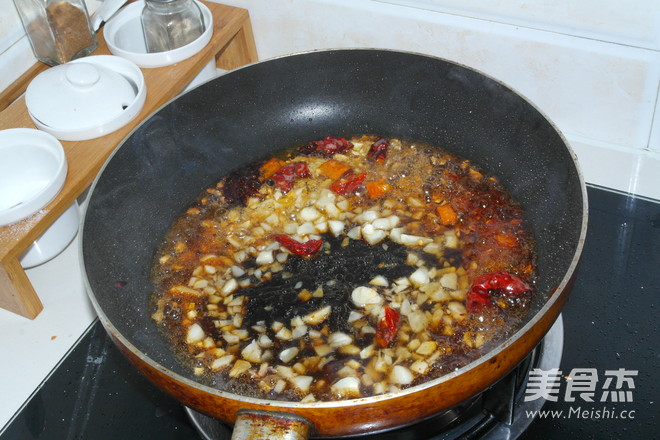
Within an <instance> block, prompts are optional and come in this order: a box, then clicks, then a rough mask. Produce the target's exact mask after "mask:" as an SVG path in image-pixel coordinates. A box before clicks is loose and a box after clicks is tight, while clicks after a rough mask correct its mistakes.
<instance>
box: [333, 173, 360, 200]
mask: <svg viewBox="0 0 660 440" xmlns="http://www.w3.org/2000/svg"><path fill="white" fill-rule="evenodd" d="M366 177H367V173H360V174H355V173H351V172H347V173H345V174H344V175H343V176H341V177H340V178H339V179H337V180H335V181H334V182H332V184H331V185H330V190H331V191H333V192H335V193H337V194H339V195H342V196H347V195H350V194H353V193H355V192H356V191H357V190H358V189H360V187H361V186H362V183H363V182H364V179H366Z"/></svg>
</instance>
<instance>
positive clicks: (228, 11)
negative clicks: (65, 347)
mask: <svg viewBox="0 0 660 440" xmlns="http://www.w3.org/2000/svg"><path fill="white" fill-rule="evenodd" d="M203 3H204V4H205V5H206V6H207V7H208V8H209V9H210V10H211V13H212V14H213V36H212V38H211V41H210V42H209V43H208V44H207V45H206V47H204V49H202V50H201V51H200V52H199V53H197V54H196V55H195V56H193V57H191V58H188V59H186V60H184V61H181V62H179V63H177V64H174V65H171V66H166V67H160V68H152V69H142V73H143V75H144V79H145V83H146V88H147V98H146V102H145V104H144V108H143V109H142V111H141V112H140V114H139V115H138V117H137V118H135V119H134V120H133V121H132V122H131V123H130V124H128V125H126V126H124V127H122V128H121V129H119V130H117V131H115V132H113V133H110V134H108V135H105V136H102V137H100V138H97V139H91V140H86V141H77V142H67V141H62V146H63V147H64V152H65V154H66V158H67V161H68V175H67V179H66V182H65V184H64V187H63V188H62V191H61V192H60V193H59V194H58V195H57V197H56V198H55V200H53V201H52V202H51V203H50V204H49V205H48V206H46V207H45V208H44V209H42V210H40V211H39V212H38V213H36V214H34V215H33V216H31V217H29V218H27V219H25V220H23V221H20V222H18V223H15V224H13V225H10V226H4V227H0V307H1V308H3V309H6V310H9V311H11V312H14V313H17V314H19V315H21V316H25V317H27V318H30V319H34V318H35V317H36V316H37V315H38V314H39V312H41V310H43V305H42V303H41V301H40V300H39V297H38V296H37V293H36V292H35V290H34V288H33V287H32V284H31V283H30V280H29V279H28V277H27V275H26V274H25V271H24V270H23V268H22V267H21V263H20V261H19V260H20V257H21V255H23V253H24V252H25V251H26V250H27V249H28V247H29V246H30V245H31V244H32V242H34V241H35V240H36V239H37V238H39V236H40V235H41V234H42V233H43V232H44V231H46V229H48V227H49V226H50V225H51V224H52V223H53V222H54V221H55V220H56V219H57V218H58V217H59V216H60V215H61V214H62V213H63V212H64V211H65V210H66V209H67V208H68V207H69V206H70V205H71V204H72V203H73V202H74V201H75V200H76V199H77V198H78V197H79V196H80V194H82V193H83V191H84V190H85V189H86V188H87V187H88V186H89V185H90V184H91V183H92V181H93V180H94V178H95V177H96V175H97V174H98V172H99V171H100V169H101V167H102V165H103V164H104V163H105V161H106V159H107V158H108V156H109V155H110V153H111V152H112V151H113V150H114V149H115V148H116V147H117V145H119V143H120V142H121V141H122V140H123V139H124V138H125V137H126V136H127V135H128V134H129V133H130V132H131V131H132V130H133V129H134V128H135V127H136V126H137V125H138V124H140V122H141V121H143V120H144V119H145V118H147V117H148V116H149V115H150V114H151V113H153V112H154V111H155V110H156V109H158V108H159V107H161V106H162V105H164V104H165V103H167V102H168V101H170V100H171V99H173V98H174V97H176V95H178V94H179V93H180V92H181V91H182V90H183V89H184V88H185V87H186V86H187V85H188V84H189V83H190V81H191V80H192V79H193V78H194V77H195V76H196V75H197V73H198V72H199V71H200V70H201V69H202V68H203V67H204V66H206V65H207V64H208V63H209V62H210V61H211V60H213V59H214V58H215V60H216V65H217V66H218V67H219V68H221V69H226V70H231V69H235V68H237V67H240V66H242V65H245V64H249V63H252V62H255V61H257V50H256V46H255V43H254V36H253V34H252V25H251V23H250V17H249V14H248V11H246V10H245V9H240V8H235V7H230V6H225V5H220V4H217V3H210V2H203ZM98 39H99V47H98V49H97V50H96V51H94V53H92V55H107V54H110V51H109V50H108V47H107V45H106V43H105V40H104V39H103V35H102V33H99V34H98ZM47 67H48V66H46V65H44V64H42V63H37V64H35V66H34V67H33V68H31V69H30V70H29V71H28V72H26V74H25V75H23V76H22V77H21V78H19V80H18V81H17V82H16V83H14V84H13V85H12V86H10V87H9V88H8V89H7V90H6V91H5V92H3V93H2V95H0V109H3V110H2V112H1V113H0V130H2V129H8V128H17V127H26V128H35V126H34V124H33V122H32V120H31V119H30V117H29V115H28V112H27V108H26V106H25V99H24V98H23V97H20V95H22V93H23V92H24V90H25V87H27V84H28V83H29V81H30V80H31V79H32V78H33V77H34V76H36V75H37V74H38V73H40V72H41V71H43V70H45V69H46V68H47ZM15 98H17V99H15ZM14 99H15V100H14ZM8 101H9V102H11V104H9V102H8ZM3 103H4V105H2V104H3ZM4 107H6V108H4Z"/></svg>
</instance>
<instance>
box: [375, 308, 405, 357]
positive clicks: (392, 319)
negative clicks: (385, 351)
mask: <svg viewBox="0 0 660 440" xmlns="http://www.w3.org/2000/svg"><path fill="white" fill-rule="evenodd" d="M383 309H384V310H385V315H384V316H383V317H382V318H381V319H380V321H378V328H377V329H376V335H375V336H374V342H376V344H378V346H379V347H382V348H387V347H389V346H390V344H391V343H392V341H394V338H395V337H396V334H397V332H398V331H399V312H397V311H396V310H394V309H393V308H391V307H387V306H385V307H384V308H383Z"/></svg>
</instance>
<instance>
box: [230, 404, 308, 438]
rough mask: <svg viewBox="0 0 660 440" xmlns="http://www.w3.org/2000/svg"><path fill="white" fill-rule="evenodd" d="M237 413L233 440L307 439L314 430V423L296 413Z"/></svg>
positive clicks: (253, 411) (251, 411)
mask: <svg viewBox="0 0 660 440" xmlns="http://www.w3.org/2000/svg"><path fill="white" fill-rule="evenodd" d="M236 415H237V417H236V423H235V424H234V431H233V433H232V436H231V439H232V440H306V439H308V438H309V435H310V433H311V431H312V423H311V422H310V421H309V420H307V419H305V418H304V417H301V416H298V415H295V414H289V413H282V412H275V411H259V410H240V411H238V413H237V414H236Z"/></svg>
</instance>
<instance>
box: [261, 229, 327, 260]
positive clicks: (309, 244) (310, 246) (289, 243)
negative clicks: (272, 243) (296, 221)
mask: <svg viewBox="0 0 660 440" xmlns="http://www.w3.org/2000/svg"><path fill="white" fill-rule="evenodd" d="M271 237H272V238H273V239H274V240H276V241H277V242H278V243H279V244H281V245H282V246H284V247H285V248H287V249H288V250H289V251H291V252H292V253H294V254H295V255H298V256H300V257H308V256H310V255H314V254H315V253H317V252H318V251H319V249H321V246H323V241H322V240H307V241H306V242H304V243H301V242H299V241H298V240H294V239H293V238H291V237H289V236H288V235H286V234H273V235H271Z"/></svg>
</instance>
